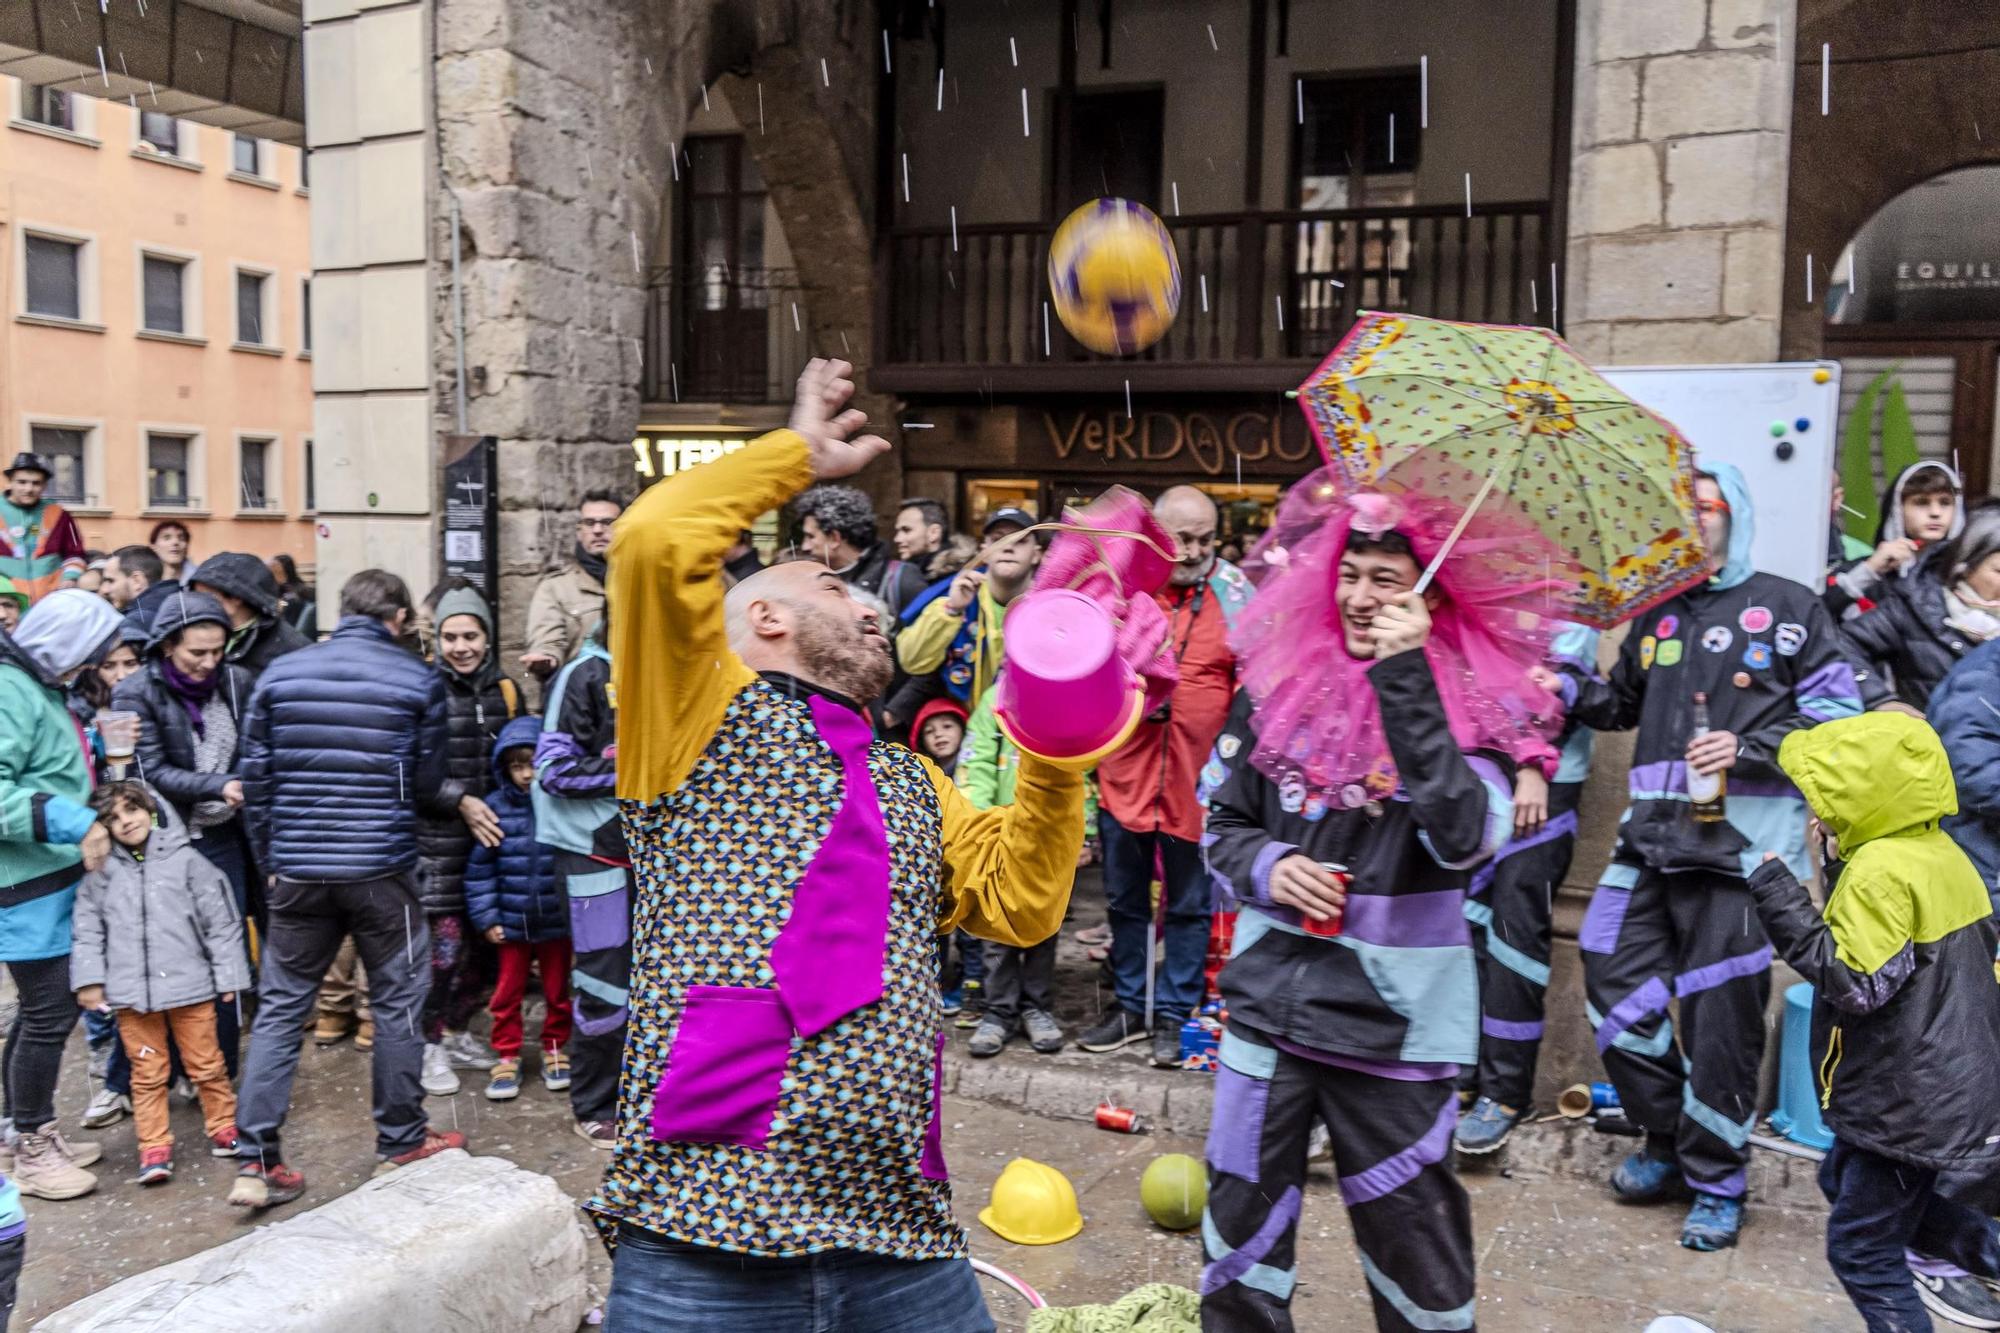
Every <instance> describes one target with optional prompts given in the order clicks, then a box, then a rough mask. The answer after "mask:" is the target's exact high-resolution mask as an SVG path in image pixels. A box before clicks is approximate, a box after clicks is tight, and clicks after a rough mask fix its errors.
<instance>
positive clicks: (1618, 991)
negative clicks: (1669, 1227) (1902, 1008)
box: [1556, 464, 1861, 1250]
mask: <svg viewBox="0 0 2000 1333" xmlns="http://www.w3.org/2000/svg"><path fill="white" fill-rule="evenodd" d="M1695 496H1696V507H1697V510H1698V512H1699V517H1700V521H1701V532H1702V539H1703V541H1704V542H1705V543H1706V544H1707V546H1708V549H1709V552H1710V566H1711V568H1712V569H1713V570H1714V572H1713V574H1711V575H1710V577H1709V578H1708V579H1707V580H1706V581H1704V582H1702V583H1700V584H1698V585H1697V586H1695V587H1694V588H1691V589H1689V590H1688V591H1686V592H1683V593H1681V594H1679V595H1678V596H1675V597H1673V598H1671V599H1669V600H1668V601H1666V602H1664V603H1662V604H1661V605H1659V606H1657V607H1655V608H1653V609H1651V610H1649V611H1646V612H1645V613H1643V614H1642V615H1640V616H1639V617H1638V618H1637V619H1636V620H1635V621H1634V622H1633V625H1632V632H1631V634H1630V636H1629V637H1628V638H1627V639H1626V641H1625V644H1624V646H1623V647H1622V648H1621V649H1620V651H1619V655H1618V661H1617V663H1616V665H1615V666H1613V668H1612V670H1611V675H1610V678H1609V679H1608V680H1605V679H1600V678H1598V677H1597V676H1596V675H1595V674H1594V673H1591V672H1587V671H1585V670H1582V669H1580V668H1578V667H1575V666H1564V667H1563V668H1562V670H1561V674H1560V677H1559V678H1558V680H1557V681H1556V684H1557V685H1558V686H1559V688H1560V692H1561V693H1562V695H1563V698H1564V702H1565V703H1567V704H1568V705H1569V716H1570V717H1572V718H1574V719H1576V720H1577V721H1579V722H1581V723H1582V724H1583V725H1584V726H1587V727H1591V728H1594V729H1595V730H1598V731H1626V730H1631V729H1633V728H1637V730H1638V737H1637V740H1636V743H1635V746H1634V753H1633V763H1632V770H1631V776H1630V779H1629V782H1630V797H1631V805H1630V807H1629V809H1628V810H1627V813H1626V817H1625V821H1624V824H1623V825H1622V827H1621V829H1620V832H1619V837H1618V844H1617V847H1616V848H1615V849H1614V851H1613V853H1612V859H1611V864H1610V865H1609V866H1608V867H1607V868H1606V869H1605V871H1604V875H1603V877H1602V879H1601V880H1600V881H1599V882H1598V886H1597V891H1596V893H1595V894H1594V895H1593V897H1592V899H1591V903H1590V909H1589V911H1588V912H1587V913H1586V914H1585V917H1584V922H1583V928H1582V931H1581V933H1580V935H1579V937H1578V944H1579V947H1580V948H1581V950H1582V954H1583V968H1584V983H1585V990H1586V994H1587V1001H1586V1013H1587V1015H1588V1017H1589V1019H1590V1022H1591V1026H1592V1027H1593V1028H1594V1029H1595V1030H1596V1034H1597V1050H1598V1054H1599V1055H1600V1056H1601V1057H1602V1058H1603V1060H1604V1068H1605V1071H1606V1072H1607V1073H1608V1074H1609V1075H1610V1076H1611V1081H1612V1083H1613V1084H1614V1085H1615V1086H1616V1087H1617V1089H1618V1095H1619V1098H1620V1100H1621V1101H1622V1103H1623V1104H1624V1107H1625V1114H1626V1116H1627V1117H1628V1118H1629V1119H1630V1120H1631V1121H1632V1123H1633V1124H1635V1125H1637V1126H1639V1127H1640V1128H1641V1129H1643V1130H1645V1131H1646V1141H1645V1146H1644V1147H1643V1148H1641V1149H1640V1150H1639V1151H1638V1152H1635V1153H1633V1154H1632V1155H1631V1156H1630V1157H1628V1158H1627V1159H1626V1160H1625V1161H1624V1162H1623V1163H1622V1164H1620V1166H1619V1167H1618V1169H1617V1170H1616V1172H1614V1173H1613V1175H1612V1178H1611V1188H1612V1190H1613V1192H1614V1193H1616V1194H1617V1195H1618V1196H1619V1197H1621V1198H1623V1199H1626V1200H1627V1201H1630V1202H1635V1203H1643V1202H1653V1201H1657V1200H1661V1199H1665V1198H1668V1197H1670V1196H1673V1195H1678V1194H1681V1193H1682V1192H1683V1191H1684V1190H1687V1189H1691V1190H1693V1192H1694V1206H1693V1208H1692V1210H1691V1211H1690V1212H1689V1214H1688V1220H1687V1223H1686V1225H1685V1226H1684V1227H1683V1229H1682V1231H1681V1244H1683V1245H1685V1246H1687V1247H1688V1248H1690V1249H1697V1250H1715V1249H1722V1248H1725V1247H1727V1246H1731V1245H1734V1244H1735V1243H1736V1237H1737V1233H1738V1232H1739V1231H1740V1229H1741V1228H1742V1223H1743V1197H1744V1191H1745V1188H1746V1178H1745V1174H1744V1167H1745V1165H1746V1164H1747V1162H1748V1161H1749V1151H1750V1128H1751V1126H1752V1125H1753V1124H1754V1123H1755V1122H1756V1118H1757V1071H1758V1067H1759V1065H1760V1063H1761V1061H1762V1058H1763V1053H1764V1013H1765V1007H1766V1003H1767V1001H1768V1000H1769V998H1770V993H1771V975H1770V974H1771V945H1770V941H1769V940H1768V939H1767V938H1766V937H1765V935H1764V932H1763V929H1762V927H1761V926H1759V925H1758V924H1757V917H1756V913H1755V912H1754V911H1752V910H1751V907H1752V905H1751V901H1750V893H1749V890H1748V888H1747V887H1746V886H1745V884H1744V880H1745V878H1746V877H1747V876H1748V875H1749V874H1750V872H1751V871H1753V870H1755V869H1756V868H1757V864H1758V862H1759V859H1760V858H1761V856H1762V854H1763V853H1764V852H1766V851H1775V852H1777V853H1778V854H1779V856H1781V857H1782V858H1783V859H1784V861H1785V863H1786V864H1787V865H1789V866H1790V867H1791V868H1792V870H1793V871H1794V873H1796V874H1797V875H1799V876H1800V877H1801V878H1803V877H1805V876H1807V875H1809V874H1811V868H1810V866H1809V865H1808V863H1807V861H1806V854H1805V852H1806V816H1805V805H1804V802H1803V801H1802V800H1801V799H1800V798H1799V794H1798V791H1797V790H1796V789H1795V788H1794V787H1793V786H1792V784H1791V783H1790V781H1788V780H1787V779H1786V777H1785V775H1784V774H1783V773H1782V772H1781V771H1779V769H1778V766H1777V751H1778V745H1779V743H1780V742H1781V741H1783V740H1784V738H1785V737H1786V736H1787V735H1789V734H1791V733H1792V732H1794V731H1798V730H1801V729H1803V728H1806V727H1810V726H1813V725H1815V724H1817V723H1820V722H1826V721H1830V720H1832V719H1834V718H1840V717H1851V716H1853V715H1854V714H1856V713H1858V712H1860V711H1861V697H1860V689H1859V686H1858V685H1857V683H1856V681H1855V676H1854V669H1853V667H1851V666H1850V665H1849V664H1848V662H1847V659H1846V658H1845V657H1843V656H1842V654H1841V649H1840V641H1839V636H1838V634H1837V632H1836V630H1835V627H1834V622H1833V618H1832V616H1831V615H1829V614H1828V612H1827V610H1826V608H1825V607H1824V606H1823V605H1822V604H1821V602H1820V599H1819V596H1818V594H1817V593H1815V592H1814V591H1813V590H1812V589H1810V588H1807V587H1805V586H1804V585H1803V584H1798V583H1794V582H1792V581H1791V580H1789V579H1782V578H1779V577H1777V576H1776V575H1772V574H1762V573H1758V572H1757V571H1756V570H1755V569H1753V568H1752V567H1751V563H1750V547H1751V539H1752V536H1753V519H1754V515H1753V513H1752V509H1751V500H1750V493H1749V489H1748V487H1747V486H1746V485H1745V484H1744V481H1743V477H1742V474H1741V473H1739V472H1738V471H1737V470H1736V469H1735V468H1733V467H1730V466H1728V465H1727V464H1714V465H1712V466H1709V467H1706V468H1704V469H1703V470H1701V472H1700V473H1699V475H1698V477H1697V479H1696V485H1695ZM1697 694H1705V695H1706V696H1707V707H1708V718H1709V725H1710V727H1711V728H1712V729H1711V730H1709V731H1708V732H1707V733H1706V734H1703V735H1696V734H1695V732H1694V727H1695V697H1696V695H1697ZM1690 771H1692V772H1694V773H1696V774H1701V775H1712V774H1721V775H1723V779H1724V782H1725V784H1726V786H1725V791H1724V799H1725V802H1726V818H1723V819H1719V820H1713V821H1703V820H1697V819H1696V818H1695V817H1694V811H1693V809H1692V803H1691V798H1690V796H1689V774H1690ZM1676 1000H1677V1001H1678V1002H1679V1007H1678V1015H1677V1017H1678V1023H1679V1029H1678V1031H1676V1029H1675V1026H1674V1023H1673V1022H1672V1021H1670V1020H1669V1018H1668V1015H1667V1010H1668V1006H1669V1004H1670V1003H1671V1002H1673V1001H1676ZM1676 1037H1678V1038H1679V1044H1680V1049H1679V1050H1678V1051H1677V1050H1675V1049H1674V1046H1675V1038H1676Z"/></svg>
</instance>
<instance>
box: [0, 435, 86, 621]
mask: <svg viewBox="0 0 2000 1333" xmlns="http://www.w3.org/2000/svg"><path fill="white" fill-rule="evenodd" d="M52 475H54V470H53V469H52V468H50V466H49V462H48V460H47V459H46V458H43V457H42V456H41V455H40V454H33V453H26V452H23V453H20V454H16V455H15V456H14V461H13V462H12V463H11V464H9V465H8V468H7V487H6V490H5V491H4V492H0V577H5V578H6V579H8V580H9V581H11V582H12V583H13V585H14V586H15V587H16V588H18V589H20V590H21V591H22V592H24V593H26V594H27V595H28V600H29V602H30V603H33V602H35V601H38V600H40V599H41V598H42V597H43V596H45V595H46V594H48V593H51V592H54V591H55V590H56V589H57V588H67V587H73V586H75V583H76V580H78V579H79V578H82V577H83V569H84V565H85V564H86V563H87V559H86V553H85V551H84V545H83V533H82V532H81V531H80V530H79V529H78V528H77V526H76V520H75V519H74V518H72V517H71V516H70V513H69V511H68V510H67V509H64V508H63V507H62V506H61V505H59V504H57V503H56V502H55V501H54V500H44V499H43V498H42V492H43V490H44V489H46V488H47V486H48V484H49V478H50V477H51V476H52Z"/></svg>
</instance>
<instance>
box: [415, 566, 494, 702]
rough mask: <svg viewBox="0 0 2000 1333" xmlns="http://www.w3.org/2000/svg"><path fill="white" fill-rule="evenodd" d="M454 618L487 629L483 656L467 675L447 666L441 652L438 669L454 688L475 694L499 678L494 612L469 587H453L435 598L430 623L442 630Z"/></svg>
mask: <svg viewBox="0 0 2000 1333" xmlns="http://www.w3.org/2000/svg"><path fill="white" fill-rule="evenodd" d="M453 616H471V617H472V618H473V619H474V620H477V621H478V622H479V623H480V624H482V625H484V626H485V627H486V656H485V657H483V658H481V659H480V660H479V665H478V666H476V667H474V668H473V669H472V672H471V674H470V675H467V674H465V673H463V672H460V671H458V670H456V669H454V668H453V667H451V666H450V665H448V664H447V663H446V662H445V660H444V657H443V655H442V654H441V653H440V655H439V657H438V659H437V666H438V670H439V671H442V672H443V673H444V678H445V682H446V683H447V684H449V685H451V686H452V687H453V688H454V689H461V690H470V691H472V692H474V693H477V692H479V691H481V690H484V689H486V688H487V687H488V686H489V685H491V684H492V683H493V682H494V681H496V680H498V679H500V652H499V640H498V639H497V638H496V637H495V635H494V633H493V611H492V608H490V607H488V606H487V605H486V599H485V598H484V597H481V596H480V595H479V594H478V593H477V592H475V591H473V590H472V589H471V588H453V589H452V590H451V591H450V592H448V593H446V594H445V595H444V596H442V597H440V598H438V604H437V612H436V614H435V615H433V616H432V618H431V623H432V624H433V625H435V626H436V627H437V628H438V629H439V630H443V629H444V622H445V621H447V620H449V619H451V618H452V617H453Z"/></svg>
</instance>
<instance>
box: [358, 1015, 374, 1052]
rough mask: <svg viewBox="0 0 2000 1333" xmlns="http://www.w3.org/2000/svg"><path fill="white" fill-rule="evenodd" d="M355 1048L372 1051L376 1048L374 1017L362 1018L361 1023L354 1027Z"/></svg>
mask: <svg viewBox="0 0 2000 1333" xmlns="http://www.w3.org/2000/svg"><path fill="white" fill-rule="evenodd" d="M354 1049H355V1050H357V1051H372V1050H374V1049H375V1020H374V1019H372V1018H364V1019H362V1020H361V1023H360V1025H359V1026H358V1027H356V1028H355V1029H354Z"/></svg>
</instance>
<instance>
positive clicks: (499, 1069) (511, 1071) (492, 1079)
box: [486, 1060, 548, 1102]
mask: <svg viewBox="0 0 2000 1333" xmlns="http://www.w3.org/2000/svg"><path fill="white" fill-rule="evenodd" d="M542 1072H543V1074H544V1075H546V1074H547V1072H548V1071H547V1069H546V1068H544V1070H543V1071H542ZM520 1095H521V1062H520V1061H519V1060H502V1061H501V1062H500V1063H499V1064H497V1065H495V1066H493V1069H492V1072H490V1073H489V1074H487V1075H486V1100H487V1101H489V1102H511V1101H513V1100H514V1099H515V1098H516V1097H518V1096H520Z"/></svg>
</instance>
